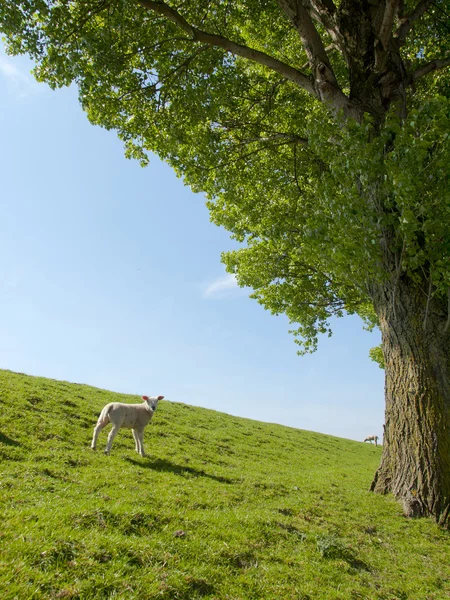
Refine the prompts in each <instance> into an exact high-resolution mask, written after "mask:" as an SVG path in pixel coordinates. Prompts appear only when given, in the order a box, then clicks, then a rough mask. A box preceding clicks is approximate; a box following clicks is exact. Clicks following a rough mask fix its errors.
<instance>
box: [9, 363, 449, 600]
mask: <svg viewBox="0 0 450 600" xmlns="http://www.w3.org/2000/svg"><path fill="white" fill-rule="evenodd" d="M110 401H122V402H123V401H124V402H136V401H137V398H136V397H134V396H127V395H123V394H114V393H112V392H107V391H104V390H100V389H96V388H92V387H88V386H85V385H77V384H70V383H67V382H59V381H53V380H49V379H43V378H37V377H29V376H26V375H20V374H16V373H11V372H9V371H0V406H1V411H0V456H1V461H2V477H1V480H0V510H1V514H2V526H1V529H0V557H1V560H0V596H1V598H2V600H13V599H14V598H33V599H36V600H37V599H48V598H74V599H75V598H79V599H82V598H83V599H84V598H89V599H100V598H119V599H123V600H125V599H126V600H133V599H136V600H137V599H142V598H148V599H149V600H150V599H152V598H155V599H156V598H159V599H160V598H162V599H163V600H173V599H183V600H195V599H196V598H197V599H198V598H210V599H211V600H213V599H215V600H226V599H230V598H239V599H242V600H246V599H247V598H248V599H250V598H296V599H298V598H303V599H306V598H311V599H312V598H313V599H314V600H337V599H340V600H348V599H349V598H370V599H371V600H394V599H395V598H407V599H409V600H422V599H424V598H427V599H429V600H441V599H442V598H444V597H447V596H448V594H449V593H450V570H449V564H450V562H449V560H448V558H449V555H448V541H449V540H448V537H449V536H448V532H445V531H442V530H440V529H439V528H438V527H437V525H436V524H435V523H434V522H433V521H432V520H431V519H423V520H418V521H410V520H408V521H406V520H405V519H404V517H403V516H402V514H401V508H400V507H399V505H398V504H397V503H396V502H394V501H393V499H392V498H390V497H386V496H378V495H374V494H371V493H369V492H368V487H369V484H370V480H371V477H372V473H373V471H374V469H375V467H376V465H377V463H378V461H379V458H380V453H381V449H380V448H376V447H375V446H368V445H364V444H363V443H362V442H361V443H358V442H353V441H349V440H343V439H338V438H334V437H330V436H326V435H322V434H317V433H313V432H307V431H300V430H295V429H292V428H288V427H282V426H279V425H273V424H267V423H258V422H256V421H251V420H248V419H241V418H237V417H233V416H229V415H225V414H222V413H218V412H215V411H211V410H205V409H201V408H196V407H191V406H187V405H185V404H180V403H175V402H170V401H163V402H161V403H160V405H159V407H158V411H157V413H156V414H155V417H154V419H153V421H152V424H151V425H150V426H149V427H148V429H147V430H146V434H145V436H146V440H147V442H146V447H147V450H148V452H149V456H148V457H146V458H142V457H140V456H139V455H137V454H136V453H135V452H134V443H133V439H132V436H131V433H130V432H129V431H121V432H120V433H119V435H118V436H117V437H116V440H115V442H114V446H113V451H112V453H111V455H110V456H105V455H104V454H103V453H102V452H101V451H97V452H93V451H92V450H90V447H89V446H90V440H91V436H92V432H93V427H94V424H95V422H96V419H97V416H98V413H99V411H100V410H101V408H102V407H103V405H104V404H106V403H107V402H110ZM99 443H100V444H101V445H103V444H105V443H106V433H105V432H104V433H103V434H102V436H101V438H100V440H99Z"/></svg>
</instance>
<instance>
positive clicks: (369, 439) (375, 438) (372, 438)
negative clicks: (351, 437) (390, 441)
mask: <svg viewBox="0 0 450 600" xmlns="http://www.w3.org/2000/svg"><path fill="white" fill-rule="evenodd" d="M364 441H365V442H375V446H378V436H377V435H368V436H367V437H366V439H365V440H364Z"/></svg>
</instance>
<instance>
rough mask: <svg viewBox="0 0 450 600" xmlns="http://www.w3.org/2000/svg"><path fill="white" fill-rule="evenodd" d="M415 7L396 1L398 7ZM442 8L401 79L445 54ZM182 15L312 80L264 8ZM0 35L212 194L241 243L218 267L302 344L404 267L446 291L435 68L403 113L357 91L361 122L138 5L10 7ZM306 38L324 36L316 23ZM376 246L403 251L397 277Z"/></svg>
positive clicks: (441, 91)
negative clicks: (383, 108) (362, 104)
mask: <svg viewBox="0 0 450 600" xmlns="http://www.w3.org/2000/svg"><path fill="white" fill-rule="evenodd" d="M413 4H414V3H411V2H409V3H408V2H406V3H404V10H405V11H406V13H407V12H408V6H409V8H410V9H411V7H412V6H413ZM441 4H443V3H442V2H440V1H439V0H437V1H436V2H434V3H433V5H432V7H431V8H429V10H428V11H427V13H426V15H425V16H424V17H423V18H422V19H421V20H420V21H419V22H418V23H416V24H415V26H414V30H413V31H414V34H413V35H411V36H409V37H408V39H407V40H406V42H405V45H404V46H403V47H402V55H401V57H402V60H403V61H405V65H406V64H408V65H409V66H410V68H411V72H413V71H414V69H417V68H421V67H423V66H424V64H426V63H427V62H428V61H429V60H432V59H433V58H435V57H436V56H445V55H446V52H448V31H447V29H446V28H445V26H443V25H442V11H443V10H444V9H443V7H442V6H441ZM350 5H351V3H350ZM170 6H172V5H170ZM359 7H360V3H358V2H355V4H354V6H353V8H354V9H355V10H357V9H358V10H359ZM177 8H178V9H179V10H180V11H181V13H182V16H183V18H184V19H186V21H187V22H189V23H192V24H194V25H195V26H196V27H198V28H201V29H203V30H205V31H207V32H210V33H211V34H212V35H216V36H222V38H227V39H229V40H232V41H233V42H235V43H237V44H240V45H242V46H245V47H247V48H251V49H252V50H254V51H259V52H264V53H265V54H266V55H268V56H270V57H271V58H273V59H276V60H278V61H282V62H283V63H284V64H286V65H289V66H290V67H291V66H293V67H295V68H297V69H302V70H304V71H305V75H306V78H308V77H311V78H312V71H311V67H310V66H308V60H307V55H306V52H305V50H304V47H303V44H302V41H301V39H300V36H299V35H298V32H297V31H295V29H294V28H293V27H292V26H291V25H290V24H289V22H288V20H287V18H286V15H284V14H283V12H282V11H281V9H280V7H279V6H278V4H277V3H276V2H255V1H254V0H243V1H242V2H212V3H211V2H206V1H204V0H202V1H201V2H198V1H197V0H196V1H195V2H194V1H192V0H186V1H184V2H183V3H182V4H181V5H180V6H177ZM351 10H352V8H350V9H349V11H351ZM444 12H445V10H444ZM0 30H1V31H3V32H5V34H6V40H7V44H8V48H9V51H10V52H13V53H19V52H27V53H29V54H30V55H31V56H32V57H33V58H34V59H35V60H36V61H37V67H36V76H37V77H38V79H39V80H41V81H46V82H47V83H49V85H51V86H52V87H59V86H62V85H69V84H71V83H72V82H75V83H76V84H77V85H78V88H79V96H80V102H81V104H82V106H83V108H84V110H85V111H86V113H87V115H88V117H89V119H90V121H91V122H92V123H94V124H97V125H101V126H102V127H106V128H107V129H115V130H117V132H118V135H119V136H120V138H121V139H122V140H123V142H124V145H125V152H126V156H128V157H130V158H136V159H138V160H140V161H141V163H142V164H143V165H145V164H146V163H147V162H148V160H149V156H150V153H151V152H155V153H157V154H158V155H159V156H160V157H162V158H163V159H164V160H166V161H168V162H169V163H170V164H171V165H172V166H173V167H174V168H175V170H176V171H177V173H178V174H179V175H180V176H183V178H184V180H185V181H186V183H187V184H188V185H190V186H191V187H192V189H193V190H195V191H203V192H204V193H205V194H206V196H207V198H208V206H209V209H210V212H211V220H212V221H213V222H214V223H216V224H217V225H221V226H224V227H225V228H226V229H227V230H228V231H230V232H231V234H232V235H233V237H234V238H235V239H236V240H238V241H239V242H241V244H242V247H241V248H240V249H238V250H236V251H234V252H230V253H227V254H224V256H223V261H224V263H225V265H226V268H227V269H228V271H229V272H230V273H235V274H236V276H237V280H238V282H239V284H240V285H241V286H248V287H249V288H251V289H252V290H253V293H252V297H253V298H255V299H256V300H257V301H258V302H260V303H261V304H262V305H263V306H264V307H265V308H267V309H268V310H270V311H271V312H272V313H274V314H279V313H285V314H286V315H287V316H288V318H289V319H290V321H291V323H292V324H293V333H294V335H295V336H296V337H297V338H298V339H297V341H298V343H299V344H300V345H301V351H312V350H314V349H315V348H316V346H317V338H318V335H319V334H321V333H328V334H330V333H331V332H330V318H331V317H334V316H338V317H340V316H342V315H344V314H346V313H358V314H360V315H361V316H362V317H363V319H365V317H366V315H367V312H368V308H367V307H368V305H370V304H371V301H372V300H371V298H372V296H371V291H372V290H373V286H374V285H376V284H377V283H379V282H382V281H386V280H394V281H395V279H397V280H398V278H399V277H401V276H403V275H405V276H407V277H410V278H412V279H413V280H415V281H416V282H417V283H418V284H420V285H423V282H424V281H425V280H431V284H432V285H430V289H431V290H432V294H433V296H436V297H438V298H441V297H442V298H443V297H444V296H446V295H447V293H448V290H449V289H450V233H449V232H450V196H449V193H450V192H449V189H450V186H449V166H448V165H449V164H450V156H449V154H450V151H449V147H450V146H449V144H450V138H449V135H448V131H449V125H450V123H449V100H448V98H449V84H448V81H449V78H448V72H447V74H446V71H445V70H443V71H439V70H438V71H436V72H435V73H431V74H430V75H428V76H427V79H426V80H425V79H420V80H419V81H418V83H417V85H416V87H412V86H410V85H409V84H408V86H407V90H406V91H405V90H403V92H402V93H404V94H405V98H406V100H405V107H406V109H407V111H408V114H407V117H406V118H405V119H403V120H400V118H399V116H398V106H397V104H396V103H395V102H393V103H392V106H391V112H390V113H386V114H383V117H380V114H379V112H377V111H376V110H373V111H372V112H370V110H369V108H370V105H371V101H368V103H367V104H368V106H369V108H368V109H367V110H368V111H369V112H370V115H367V114H366V116H364V117H361V118H360V120H359V122H358V123H356V122H354V121H352V120H351V119H349V118H347V117H346V118H344V116H343V115H342V114H340V113H339V111H338V110H336V109H334V108H330V106H329V105H325V104H321V103H320V102H318V100H317V99H316V98H314V97H313V95H311V94H308V93H306V91H305V90H304V89H302V88H301V87H300V86H298V85H295V84H294V83H293V82H292V81H290V80H289V79H288V78H286V77H283V76H282V75H281V74H280V73H279V72H277V71H276V70H274V69H272V68H268V67H267V65H263V64H262V63H261V62H258V61H255V60H246V59H244V58H242V56H240V55H238V54H236V53H232V52H226V51H224V50H223V49H222V48H220V47H218V46H217V45H210V44H207V43H203V42H200V41H193V39H192V36H190V35H189V34H188V33H187V32H186V31H185V30H183V29H180V28H179V27H177V25H176V24H175V23H174V22H173V21H171V20H170V19H167V18H164V17H162V16H161V15H159V14H156V13H155V12H153V11H152V10H147V9H146V8H144V7H143V6H140V5H139V3H138V2H130V1H125V0H83V1H82V2H81V1H76V0H73V1H71V2H65V1H64V2H63V1H44V0H27V1H25V0H23V1H21V2H13V1H12V0H7V1H5V2H3V3H2V6H1V8H0ZM318 32H319V34H320V36H321V38H322V41H323V43H324V46H328V45H329V44H330V42H331V41H332V40H331V38H330V36H329V35H328V33H326V31H325V29H324V28H323V27H318ZM370 39H372V38H370ZM370 44H371V46H370V48H368V49H367V52H368V53H369V51H370V52H371V51H372V50H373V42H370ZM354 51H355V48H354V47H352V48H350V49H348V52H349V53H351V52H354ZM328 56H329V60H330V64H331V66H332V68H333V71H334V74H335V76H336V79H337V81H338V83H339V85H340V88H341V89H342V90H344V92H345V93H348V91H349V89H350V87H351V84H352V81H351V76H350V75H351V74H349V67H348V64H346V63H345V61H344V58H343V56H342V53H341V52H337V51H331V52H330V53H329V54H328ZM354 64H355V65H356V64H357V59H355V61H354ZM305 65H306V66H305ZM383 76H384V75H383ZM381 78H382V74H380V73H375V72H373V73H372V72H371V73H369V74H368V81H367V82H365V83H364V82H360V83H361V86H362V87H361V90H362V91H361V93H362V94H365V95H366V96H367V95H368V94H369V95H370V93H371V94H372V100H373V101H374V102H375V99H376V98H378V95H379V93H380V90H379V89H378V87H377V85H375V83H377V82H379V80H380V79H381ZM308 81H309V80H308ZM363 83H364V85H362V84H363ZM353 84H354V82H353ZM377 84H378V83H377ZM370 86H372V88H370ZM358 89H360V88H358ZM357 100H360V99H357ZM361 101H362V100H361ZM386 249H388V250H389V252H391V253H393V254H395V255H396V257H397V258H396V264H397V267H396V271H395V273H393V272H392V269H391V268H390V267H389V268H387V267H386V264H385V262H384V257H385V253H386ZM425 287H428V286H427V285H425ZM372 323H373V320H372Z"/></svg>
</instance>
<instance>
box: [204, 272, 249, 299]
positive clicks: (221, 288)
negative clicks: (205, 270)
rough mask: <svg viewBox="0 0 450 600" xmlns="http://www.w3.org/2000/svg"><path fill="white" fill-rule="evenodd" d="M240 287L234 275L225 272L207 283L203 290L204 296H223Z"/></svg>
mask: <svg viewBox="0 0 450 600" xmlns="http://www.w3.org/2000/svg"><path fill="white" fill-rule="evenodd" d="M238 289H240V288H239V286H238V284H237V281H236V277H235V275H231V274H229V273H227V274H226V275H224V276H223V277H219V278H218V279H215V280H214V281H212V282H211V283H208V284H207V285H206V287H205V288H204V290H203V297H204V298H223V297H224V296H228V295H229V294H231V293H232V292H234V291H236V290H238Z"/></svg>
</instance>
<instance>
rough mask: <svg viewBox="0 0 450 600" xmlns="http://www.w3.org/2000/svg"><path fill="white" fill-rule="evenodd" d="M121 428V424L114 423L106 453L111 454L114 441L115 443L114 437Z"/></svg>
mask: <svg viewBox="0 0 450 600" xmlns="http://www.w3.org/2000/svg"><path fill="white" fill-rule="evenodd" d="M119 429H120V425H113V428H112V429H111V431H110V432H109V435H108V443H107V444H106V448H105V454H109V453H110V452H111V446H112V443H113V441H114V438H115V437H116V435H117V432H118V431H119Z"/></svg>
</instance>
